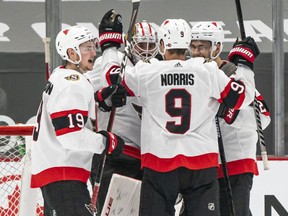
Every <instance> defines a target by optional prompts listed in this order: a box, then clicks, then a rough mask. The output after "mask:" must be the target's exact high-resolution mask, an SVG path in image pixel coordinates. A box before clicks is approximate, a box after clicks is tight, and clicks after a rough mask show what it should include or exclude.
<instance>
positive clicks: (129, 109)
mask: <svg viewBox="0 0 288 216" xmlns="http://www.w3.org/2000/svg"><path fill="white" fill-rule="evenodd" d="M115 20H117V17H116V18H115ZM105 28H106V26H104V27H103V26H102V25H100V26H99V33H100V44H102V41H101V35H102V34H101V33H102V32H104V33H105ZM121 32H122V29H121V31H120V32H119V33H121ZM157 45H158V44H157V35H156V31H155V30H154V28H153V27H152V26H151V25H150V24H149V23H148V22H147V21H144V20H143V21H141V22H138V23H136V24H135V26H134V29H133V36H132V41H131V55H130V56H128V61H127V65H128V66H134V65H135V63H136V62H138V61H145V62H149V61H150V60H152V61H156V60H155V59H153V58H154V56H155V55H156V54H157V52H158V49H157ZM118 57H119V59H120V60H122V58H123V53H122V52H120V51H118ZM101 63H102V57H99V58H97V59H96V61H95V64H94V70H92V71H89V72H88V73H87V74H86V75H87V77H88V78H89V80H90V81H91V82H92V84H93V87H94V91H97V90H98V89H99V88H101V87H103V86H107V85H111V84H116V83H117V79H118V75H119V70H118V69H119V68H118V67H117V68H116V70H115V71H116V72H117V71H118V73H112V75H111V74H110V73H106V74H104V73H103V74H101ZM100 80H101V83H100ZM139 102H140V101H139V99H138V98H137V97H131V96H129V97H127V104H126V106H124V107H121V108H117V109H116V114H115V119H114V123H113V132H115V133H116V134H117V135H119V136H121V137H122V138H123V140H124V141H125V147H124V151H123V153H122V154H121V155H120V156H119V157H117V158H113V157H107V159H106V163H105V167H104V172H103V176H102V181H101V187H100V190H99V196H98V200H97V212H98V215H100V214H101V212H102V207H103V204H104V202H105V198H106V194H107V191H108V187H109V184H110V180H111V177H112V175H113V173H117V174H120V175H123V176H127V177H131V178H134V179H138V180H141V179H142V170H141V161H140V130H141V128H140V125H141V109H142V107H141V104H140V103H139ZM101 110H102V111H99V112H98V122H99V129H100V130H101V129H102V130H103V129H106V128H107V123H108V120H109V115H110V112H105V111H110V109H106V110H105V107H102V109H101ZM103 111H104V112H103ZM100 159H101V158H100V157H99V155H95V156H94V161H93V165H92V167H93V169H92V175H91V177H92V182H94V179H93V177H95V176H96V173H97V172H98V169H97V168H98V166H99V161H100ZM105 210H106V209H103V211H105Z"/></svg>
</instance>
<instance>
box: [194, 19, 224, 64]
mask: <svg viewBox="0 0 288 216" xmlns="http://www.w3.org/2000/svg"><path fill="white" fill-rule="evenodd" d="M191 37H192V40H206V41H210V42H211V45H212V47H211V51H212V52H213V51H214V50H216V48H217V44H218V43H220V44H221V46H220V52H219V53H218V55H217V56H213V57H212V56H211V58H212V59H215V58H217V57H218V56H219V54H220V53H221V52H222V49H223V40H224V32H223V28H222V26H221V25H220V24H218V23H217V22H198V23H196V24H195V25H194V26H193V27H192V33H191ZM212 52H211V55H212Z"/></svg>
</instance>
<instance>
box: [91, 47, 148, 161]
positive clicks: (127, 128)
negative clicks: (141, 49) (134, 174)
mask: <svg viewBox="0 0 288 216" xmlns="http://www.w3.org/2000/svg"><path fill="white" fill-rule="evenodd" d="M117 54H118V58H117V59H115V61H116V62H121V60H122V58H123V53H122V52H119V51H118V52H117ZM101 65H102V56H101V57H99V58H97V59H96V61H95V64H94V69H93V71H89V72H87V73H86V74H85V76H86V77H87V78H88V79H89V80H90V81H91V83H92V85H93V88H94V92H96V91H98V90H100V89H101V88H103V87H106V86H108V85H111V84H115V83H116V81H117V78H118V72H119V68H118V67H117V68H115V70H116V71H115V72H114V71H113V73H114V75H116V76H115V78H116V79H114V80H112V79H113V78H112V79H111V71H107V72H106V73H102V71H101ZM127 66H134V64H133V63H132V62H131V60H130V59H129V58H128V61H127ZM112 77H113V76H112ZM97 113H98V114H97V120H98V121H97V122H98V129H99V130H106V129H107V125H108V120H109V117H110V113H109V112H102V111H101V110H98V112H97ZM141 113H142V106H141V102H140V100H139V98H138V97H129V96H128V97H127V102H126V105H125V106H123V107H119V108H117V109H116V113H115V119H114V123H113V129H112V130H113V132H114V133H116V134H117V135H119V136H120V137H121V138H123V140H124V141H125V147H124V151H123V153H124V154H126V155H129V156H131V157H135V158H138V159H140V130H141Z"/></svg>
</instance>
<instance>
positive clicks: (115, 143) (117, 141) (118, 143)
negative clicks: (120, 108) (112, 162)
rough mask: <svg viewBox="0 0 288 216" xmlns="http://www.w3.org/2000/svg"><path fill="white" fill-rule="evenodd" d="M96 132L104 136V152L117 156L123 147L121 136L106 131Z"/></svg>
mask: <svg viewBox="0 0 288 216" xmlns="http://www.w3.org/2000/svg"><path fill="white" fill-rule="evenodd" d="M98 133H100V134H102V135H103V136H105V137H106V148H105V150H104V151H105V153H106V154H108V155H111V156H118V155H120V154H121V153H122V151H123V149H124V141H123V139H122V138H121V137H119V136H117V135H116V134H113V133H111V132H108V131H104V130H102V131H99V132H98Z"/></svg>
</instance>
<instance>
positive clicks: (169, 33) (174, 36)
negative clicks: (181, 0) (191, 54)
mask: <svg viewBox="0 0 288 216" xmlns="http://www.w3.org/2000/svg"><path fill="white" fill-rule="evenodd" d="M161 41H163V44H164V50H163V51H162V52H161V50H159V52H160V53H161V54H162V55H164V53H165V51H166V50H168V49H188V48H189V44H190V41H191V28H190V26H189V24H188V23H187V22H186V21H185V20H183V19H166V20H165V21H164V22H163V23H162V24H161V26H160V28H159V42H160V43H161ZM160 46H161V44H160V45H159V47H160Z"/></svg>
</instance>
